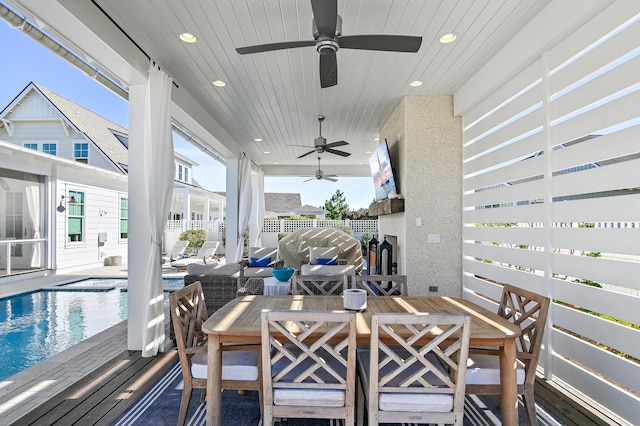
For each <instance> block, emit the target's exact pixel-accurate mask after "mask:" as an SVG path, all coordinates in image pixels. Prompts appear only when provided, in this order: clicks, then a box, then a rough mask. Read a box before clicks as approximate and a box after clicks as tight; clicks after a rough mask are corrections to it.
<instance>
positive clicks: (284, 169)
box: [17, 0, 549, 175]
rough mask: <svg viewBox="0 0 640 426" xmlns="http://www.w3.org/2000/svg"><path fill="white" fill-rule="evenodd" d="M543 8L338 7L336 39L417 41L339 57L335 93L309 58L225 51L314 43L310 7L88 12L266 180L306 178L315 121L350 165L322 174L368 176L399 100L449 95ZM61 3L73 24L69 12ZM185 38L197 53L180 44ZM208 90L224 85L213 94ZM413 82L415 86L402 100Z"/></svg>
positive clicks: (166, 3)
mask: <svg viewBox="0 0 640 426" xmlns="http://www.w3.org/2000/svg"><path fill="white" fill-rule="evenodd" d="M85 1H86V0H85ZM17 2H18V3H20V2H21V1H17ZM548 2H549V0H338V13H339V15H340V16H342V20H343V28H342V34H343V35H354V34H404V35H413V36H422V37H423V41H422V47H421V48H420V50H419V52H418V53H415V54H413V53H388V52H376V51H365V50H351V49H340V50H339V51H338V53H337V61H338V84H337V85H336V86H334V87H330V88H325V89H321V88H320V83H319V77H318V66H319V65H318V62H319V61H318V56H319V55H318V53H317V52H316V51H315V49H314V48H313V47H304V48H297V49H289V50H282V51H277V52H267V53H257V54H252V55H244V56H241V55H239V54H238V53H236V51H235V48H236V47H242V46H247V45H253V44H262V43H272V42H279V41H294V40H312V39H313V37H312V34H311V24H312V10H311V5H310V2H309V1H308V0H215V1H214V0H185V1H176V0H135V1H131V0H93V1H92V7H93V9H94V11H93V12H94V14H95V19H98V18H97V17H98V15H101V19H102V20H104V15H105V14H106V15H108V17H109V18H110V19H111V23H110V24H109V25H112V30H113V31H118V29H117V28H116V25H117V26H118V27H120V29H121V30H122V31H123V32H124V33H126V35H127V36H128V37H129V38H130V39H131V41H133V42H135V44H137V45H138V46H139V48H140V50H142V51H144V53H146V55H148V56H149V57H151V58H152V59H153V60H155V61H156V63H158V64H160V66H161V67H162V68H163V69H165V70H166V71H167V72H168V73H169V74H170V75H171V76H172V77H173V78H174V79H175V82H176V83H177V85H178V86H179V88H178V89H177V90H186V91H188V92H189V93H190V94H191V96H193V98H195V100H197V102H198V103H199V104H200V105H201V107H202V108H204V109H206V110H207V112H208V113H209V114H211V115H212V116H213V117H215V119H216V120H217V121H218V123H220V124H221V125H222V127H223V128H224V130H226V132H227V133H228V134H229V135H230V136H231V138H232V140H227V139H228V138H220V141H221V142H222V143H223V144H226V145H227V146H229V147H231V148H233V149H232V151H234V152H238V151H245V152H247V153H248V154H249V155H250V157H251V158H252V159H253V161H254V162H255V163H257V164H259V165H260V166H262V167H263V168H264V169H265V170H266V172H267V174H272V175H277V174H283V175H284V174H301V170H307V173H308V174H312V173H313V171H314V170H315V169H316V166H317V155H315V154H312V155H309V156H307V157H305V158H303V159H297V158H296V157H298V156H299V155H301V154H303V153H305V152H307V151H309V150H311V149H312V147H313V140H314V138H315V137H316V136H318V122H317V120H316V116H317V115H318V114H322V115H324V116H325V117H326V120H325V121H324V123H323V125H322V135H323V136H324V137H325V138H326V139H327V142H333V141H337V140H345V141H348V142H349V145H347V146H345V147H341V149H344V150H345V151H348V152H350V153H351V154H352V155H351V156H350V157H346V158H344V157H339V156H337V155H331V154H327V153H324V154H322V164H323V168H326V169H327V170H325V173H335V174H338V175H368V174H369V171H368V158H369V153H368V152H370V151H372V150H373V149H374V148H375V147H376V146H377V144H378V142H377V141H374V137H376V136H378V131H379V129H380V127H381V125H382V124H383V123H384V122H385V121H386V120H387V119H388V118H389V116H390V115H391V113H392V112H393V110H394V109H395V108H396V107H397V105H398V104H399V102H400V100H401V99H402V97H403V96H406V95H451V94H453V93H454V92H455V90H456V89H458V88H459V87H460V86H461V85H462V84H463V83H464V82H465V81H466V80H467V79H468V78H469V77H470V76H471V75H473V74H474V73H475V72H476V71H477V70H478V69H479V67H481V66H482V65H483V64H484V63H485V61H486V60H488V58H490V57H491V56H492V55H493V54H495V53H496V52H497V51H498V50H499V49H500V48H501V47H502V46H504V44H505V43H506V42H508V41H509V40H510V38H511V37H512V36H513V35H514V34H515V33H517V31H519V30H520V29H521V28H522V27H523V26H524V24H526V22H528V21H529V20H530V19H531V18H532V17H533V16H535V14H537V13H538V12H539V11H540V10H541V9H542V8H543V7H544V6H545V5H546V4H547V3H548ZM61 3H64V4H65V7H66V8H67V9H70V10H71V12H72V13H73V10H72V6H70V5H71V4H72V3H73V2H71V1H65V0H61ZM100 9H102V11H101V10H100ZM82 19H89V18H87V17H83V18H82ZM185 31H186V32H189V33H192V34H194V35H196V36H197V42H196V43H194V44H186V43H183V42H182V41H180V40H179V39H178V35H179V34H180V33H182V32H185ZM450 32H455V33H457V34H458V39H457V40H456V41H455V42H454V43H451V44H441V43H440V42H439V41H438V39H439V37H440V36H441V35H442V34H445V33H450ZM123 39H124V38H123ZM131 41H128V40H125V41H124V43H129V44H131ZM112 47H113V48H114V49H115V50H118V49H120V48H124V47H123V46H112ZM127 48H129V49H130V48H131V46H128V47H127ZM140 55H142V53H140ZM143 59H145V60H146V58H143ZM213 80H223V81H225V82H226V83H227V85H226V86H225V87H224V88H217V87H214V86H213V85H212V84H211V82H212V81H213ZM414 80H422V81H423V82H424V84H423V85H422V86H421V87H418V88H412V87H410V86H409V83H410V82H411V81H414ZM214 136H216V135H214ZM255 138H260V139H262V142H255V141H254V139H255ZM292 145H308V146H309V148H304V147H300V146H292ZM265 152H269V154H265ZM324 166H326V167H324Z"/></svg>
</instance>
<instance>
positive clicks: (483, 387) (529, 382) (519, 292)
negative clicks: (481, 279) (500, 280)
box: [466, 284, 550, 425]
mask: <svg viewBox="0 0 640 426" xmlns="http://www.w3.org/2000/svg"><path fill="white" fill-rule="evenodd" d="M549 304H550V300H549V298H548V297H544V296H541V295H539V294H536V293H533V292H530V291H527V290H523V289H521V288H518V287H514V286H512V285H508V284H506V285H505V286H504V288H503V289H502V298H501V302H500V306H499V307H498V314H499V315H500V316H502V317H503V318H506V319H508V320H509V321H511V322H512V323H514V324H516V325H518V326H519V327H520V329H521V334H520V337H519V338H518V339H517V340H516V351H517V352H516V357H517V360H518V366H517V371H516V380H517V384H518V394H520V395H523V397H524V398H523V399H524V406H525V409H526V411H527V416H528V417H529V424H531V425H537V424H538V419H537V417H536V404H535V394H534V386H535V379H536V369H537V367H538V358H539V356H540V348H541V346H542V336H543V334H544V329H545V323H546V322H547V314H548V312H549ZM466 392H467V393H468V394H478V395H486V394H491V395H495V394H497V395H499V394H500V358H499V352H498V350H497V349H496V348H471V349H470V350H469V359H468V362H467V391H466Z"/></svg>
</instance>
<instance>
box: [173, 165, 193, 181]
mask: <svg viewBox="0 0 640 426" xmlns="http://www.w3.org/2000/svg"><path fill="white" fill-rule="evenodd" d="M173 166H174V178H175V179H176V180H179V181H180V182H185V183H191V176H190V175H191V167H189V166H187V165H186V164H181V163H178V162H174V163H173Z"/></svg>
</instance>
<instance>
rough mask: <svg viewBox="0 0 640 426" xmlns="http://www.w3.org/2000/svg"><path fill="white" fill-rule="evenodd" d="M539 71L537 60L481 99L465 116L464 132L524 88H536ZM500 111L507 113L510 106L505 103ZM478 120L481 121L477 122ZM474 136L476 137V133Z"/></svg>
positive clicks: (539, 78)
mask: <svg viewBox="0 0 640 426" xmlns="http://www.w3.org/2000/svg"><path fill="white" fill-rule="evenodd" d="M540 70H541V65H540V60H539V59H538V60H536V61H535V62H534V63H532V64H531V65H529V66H528V67H527V68H525V69H524V70H523V71H522V72H520V73H519V74H518V75H516V76H514V77H513V78H512V79H511V80H509V81H508V82H506V83H505V84H503V85H502V86H501V87H500V88H499V89H498V90H496V91H495V92H493V93H492V94H491V95H490V96H487V97H486V98H485V99H483V100H482V102H480V103H479V104H478V105H477V106H476V107H475V108H473V109H472V110H470V111H469V112H468V113H467V114H465V116H464V121H465V129H466V131H469V132H470V131H471V129H473V126H474V123H475V125H479V124H480V123H481V122H482V119H483V117H484V116H485V114H487V113H488V112H490V111H492V110H494V109H495V108H497V107H499V106H500V105H502V104H504V103H505V102H507V101H508V100H509V99H511V98H512V97H513V96H516V95H517V94H519V93H521V92H522V91H523V90H525V89H526V88H529V87H531V88H533V87H536V85H539V84H540V81H541V80H542V79H541V77H540ZM529 90H531V89H529ZM502 109H506V110H507V111H509V110H510V105H509V104H508V103H507V104H506V105H504V106H502ZM494 114H497V112H494ZM479 119H481V120H480V121H478V120H479ZM484 119H488V118H484ZM475 134H476V135H477V134H478V133H475ZM469 139H470V138H465V141H467V140H469Z"/></svg>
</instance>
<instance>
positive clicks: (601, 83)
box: [552, 25, 640, 118]
mask: <svg viewBox="0 0 640 426" xmlns="http://www.w3.org/2000/svg"><path fill="white" fill-rule="evenodd" d="M639 28H640V25H639ZM639 39H640V37H639ZM632 49H633V50H637V51H636V52H632V54H633V55H637V54H640V50H639V49H638V46H637V45H636V46H634V47H632ZM625 53H627V52H625ZM572 69H575V68H572ZM638 74H640V56H636V57H635V58H633V59H630V60H628V61H627V62H626V63H624V64H622V65H620V66H618V67H617V68H614V69H612V70H609V71H608V72H607V73H605V74H602V75H600V76H598V78H595V79H593V80H591V81H589V82H587V83H585V84H584V85H582V86H580V87H579V88H577V89H575V90H573V91H571V92H569V93H567V94H565V95H564V96H562V97H560V98H558V99H556V100H554V101H553V103H552V111H553V113H552V117H553V118H556V117H563V116H565V115H567V114H571V113H573V111H576V110H579V109H580V108H582V107H584V106H585V105H591V104H594V103H596V102H599V101H601V100H602V99H605V98H606V97H608V96H610V95H611V94H612V93H618V92H622V91H624V90H628V88H629V87H632V86H633V85H635V84H637V83H638V78H637V76H638Z"/></svg>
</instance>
